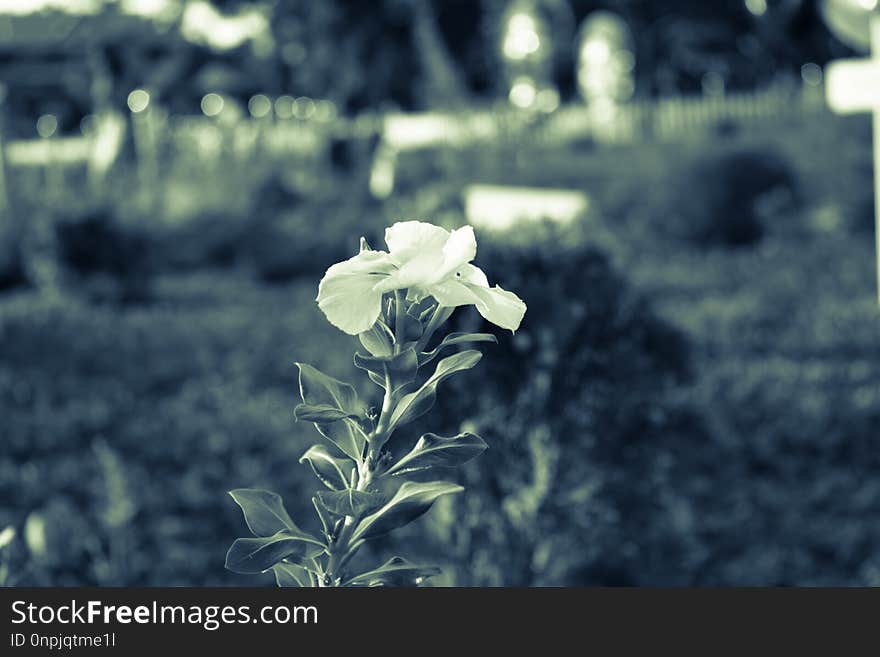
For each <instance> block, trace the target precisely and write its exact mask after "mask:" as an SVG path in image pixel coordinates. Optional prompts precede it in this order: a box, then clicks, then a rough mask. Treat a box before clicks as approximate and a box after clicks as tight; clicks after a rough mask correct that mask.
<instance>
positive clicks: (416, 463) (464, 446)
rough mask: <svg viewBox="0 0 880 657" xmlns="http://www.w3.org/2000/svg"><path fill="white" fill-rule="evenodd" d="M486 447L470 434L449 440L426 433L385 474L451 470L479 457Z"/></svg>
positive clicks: (474, 435) (481, 440)
mask: <svg viewBox="0 0 880 657" xmlns="http://www.w3.org/2000/svg"><path fill="white" fill-rule="evenodd" d="M486 447H488V445H486V442H485V441H484V440H483V439H482V438H480V437H479V436H477V435H476V434H472V433H467V432H465V433H460V434H458V435H457V436H453V437H451V438H444V437H443V436H438V435H437V434H435V433H426V434H425V435H423V436H422V437H421V438H419V442H417V443H416V445H415V447H413V448H412V450H411V451H410V452H409V454H407V455H406V456H404V457H403V458H401V459H400V460H399V461H398V462H397V463H395V464H394V465H393V466H392V467H391V468H390V469H389V470H388V472H387V474H389V475H402V474H406V473H409V472H417V471H419V470H427V469H428V468H435V467H443V468H453V467H455V466H458V465H461V464H463V463H467V462H468V461H470V460H471V459H473V458H475V457H477V456H479V455H480V454H482V453H483V451H484V450H485V449H486Z"/></svg>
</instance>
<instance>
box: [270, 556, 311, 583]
mask: <svg viewBox="0 0 880 657" xmlns="http://www.w3.org/2000/svg"><path fill="white" fill-rule="evenodd" d="M272 571H273V572H274V573H275V583H276V584H278V586H281V587H287V586H294V587H296V586H298V587H301V588H308V587H310V586H311V585H312V578H311V576H310V575H309V571H308V570H306V569H305V568H303V567H302V566H297V565H296V564H292V563H287V562H286V561H279V562H278V563H276V564H275V565H274V566H272Z"/></svg>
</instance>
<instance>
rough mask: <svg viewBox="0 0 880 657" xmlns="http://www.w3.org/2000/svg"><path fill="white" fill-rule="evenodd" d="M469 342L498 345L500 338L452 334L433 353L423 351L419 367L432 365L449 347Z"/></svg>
mask: <svg viewBox="0 0 880 657" xmlns="http://www.w3.org/2000/svg"><path fill="white" fill-rule="evenodd" d="M467 342H493V343H495V344H498V338H496V337H495V336H494V335H492V334H491V333H450V334H449V335H447V336H446V337H445V338H443V340H442V341H441V342H440V344H438V345H437V346H436V347H434V348H433V349H432V350H431V351H423V352H422V353H420V354H419V366H422V365H426V364H428V363H430V362H431V361H432V360H434V359H435V358H436V357H437V355H438V354H439V353H440V352H441V351H443V350H444V349H446V348H447V347H451V346H453V345H456V344H465V343H467Z"/></svg>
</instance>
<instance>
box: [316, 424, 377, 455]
mask: <svg viewBox="0 0 880 657" xmlns="http://www.w3.org/2000/svg"><path fill="white" fill-rule="evenodd" d="M315 428H317V429H318V433H320V434H321V435H322V436H324V438H326V439H327V440H329V441H330V442H331V443H333V444H334V445H336V446H337V447H338V448H339V449H340V450H341V451H342V453H343V454H345V455H346V456H349V457H351V458H353V459H354V460H355V461H360V459H361V456H362V455H363V453H364V445H366V443H367V435H366V434H365V433H364V430H363V429H361V426H360V425H359V424H358V423H357V422H355V421H354V420H343V421H342V422H329V423H323V424H319V423H315Z"/></svg>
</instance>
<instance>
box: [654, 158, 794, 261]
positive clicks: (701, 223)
mask: <svg viewBox="0 0 880 657" xmlns="http://www.w3.org/2000/svg"><path fill="white" fill-rule="evenodd" d="M668 184H669V189H668V198H667V199H666V202H665V208H664V211H663V214H662V216H661V217H660V221H662V222H663V227H664V229H665V230H667V231H669V232H670V233H672V234H673V235H674V236H676V237H680V238H683V239H686V240H688V241H691V242H694V243H696V244H699V245H703V246H731V247H736V246H749V245H752V244H755V243H757V242H759V241H760V240H761V239H762V238H763V236H764V235H765V233H766V232H767V231H768V229H770V228H771V226H770V225H768V224H769V223H770V222H774V221H778V218H779V215H781V214H783V213H784V212H785V211H787V209H788V207H789V206H791V205H792V204H793V203H794V202H795V200H796V199H797V197H798V181H797V175H796V173H795V171H794V168H793V167H792V166H791V164H790V163H789V162H788V161H787V160H786V159H785V158H784V157H783V156H782V155H781V154H780V153H779V152H778V151H776V150H773V149H769V148H756V147H743V146H726V147H725V146H722V147H721V149H720V152H717V151H714V150H713V151H711V152H709V153H708V154H706V153H701V154H699V155H697V156H695V157H693V158H691V159H689V160H688V161H686V162H685V164H684V165H683V166H681V167H679V168H675V169H674V170H673V172H672V174H671V176H670V180H669V183H668Z"/></svg>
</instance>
